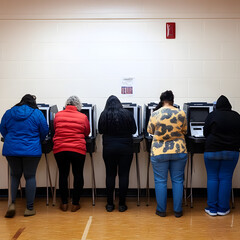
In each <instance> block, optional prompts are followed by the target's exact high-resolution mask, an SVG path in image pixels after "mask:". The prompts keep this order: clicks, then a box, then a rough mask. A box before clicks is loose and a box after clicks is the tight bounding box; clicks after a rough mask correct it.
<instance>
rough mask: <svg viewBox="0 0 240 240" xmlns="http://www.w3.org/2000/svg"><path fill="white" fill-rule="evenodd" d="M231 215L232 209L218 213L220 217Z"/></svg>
mask: <svg viewBox="0 0 240 240" xmlns="http://www.w3.org/2000/svg"><path fill="white" fill-rule="evenodd" d="M229 213H230V209H229V210H227V211H226V212H217V215H219V216H225V215H227V214H229Z"/></svg>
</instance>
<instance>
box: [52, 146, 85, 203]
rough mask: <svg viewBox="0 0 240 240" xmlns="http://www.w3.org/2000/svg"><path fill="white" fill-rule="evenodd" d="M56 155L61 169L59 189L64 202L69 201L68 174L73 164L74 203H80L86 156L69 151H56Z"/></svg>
mask: <svg viewBox="0 0 240 240" xmlns="http://www.w3.org/2000/svg"><path fill="white" fill-rule="evenodd" d="M54 156H55V159H56V161H57V165H58V169H59V189H60V195H61V200H62V203H63V204H66V203H68V175H69V171H70V164H72V172H73V176H74V181H73V198H72V204H74V205H78V204H79V200H80V195H81V193H82V190H83V184H84V180H83V167H84V162H85V157H86V156H85V155H82V154H80V153H76V152H68V151H66V152H59V153H56V154H54Z"/></svg>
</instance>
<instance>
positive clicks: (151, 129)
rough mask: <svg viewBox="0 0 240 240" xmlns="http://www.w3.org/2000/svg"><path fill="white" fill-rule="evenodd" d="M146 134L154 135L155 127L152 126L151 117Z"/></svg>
mask: <svg viewBox="0 0 240 240" xmlns="http://www.w3.org/2000/svg"><path fill="white" fill-rule="evenodd" d="M147 132H148V133H149V134H154V132H155V125H154V124H153V117H152V116H151V117H150V118H149V121H148V126H147Z"/></svg>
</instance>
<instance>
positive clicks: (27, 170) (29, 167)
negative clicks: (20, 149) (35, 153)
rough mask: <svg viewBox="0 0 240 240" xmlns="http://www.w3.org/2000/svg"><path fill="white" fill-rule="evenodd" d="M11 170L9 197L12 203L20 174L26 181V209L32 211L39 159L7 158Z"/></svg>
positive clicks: (15, 195) (14, 199)
mask: <svg viewBox="0 0 240 240" xmlns="http://www.w3.org/2000/svg"><path fill="white" fill-rule="evenodd" d="M7 161H8V164H9V166H10V169H11V196H12V203H15V201H16V197H17V190H18V186H19V183H20V179H21V177H22V174H24V178H25V180H26V188H25V192H26V199H27V209H30V210H31V209H33V203H34V199H35V193H36V179H35V176H36V171H37V166H38V163H39V161H40V157H12V156H8V157H7Z"/></svg>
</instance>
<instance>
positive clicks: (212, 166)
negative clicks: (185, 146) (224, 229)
mask: <svg viewBox="0 0 240 240" xmlns="http://www.w3.org/2000/svg"><path fill="white" fill-rule="evenodd" d="M238 158H239V152H235V151H221V152H205V153H204V161H205V166H206V169H207V195H208V197H207V204H208V208H209V210H210V211H211V212H214V213H215V212H226V211H228V210H229V209H230V205H229V202H230V196H231V189H232V176H233V172H234V169H235V167H236V165H237V162H238Z"/></svg>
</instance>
